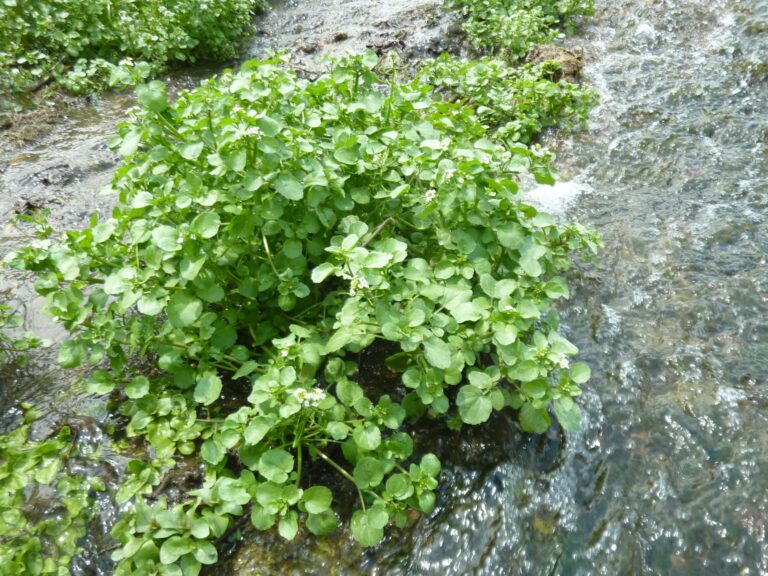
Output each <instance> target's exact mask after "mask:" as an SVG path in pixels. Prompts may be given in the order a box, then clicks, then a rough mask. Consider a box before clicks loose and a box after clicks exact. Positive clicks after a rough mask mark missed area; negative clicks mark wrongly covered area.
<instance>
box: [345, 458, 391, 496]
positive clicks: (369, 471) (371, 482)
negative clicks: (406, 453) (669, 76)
mask: <svg viewBox="0 0 768 576" xmlns="http://www.w3.org/2000/svg"><path fill="white" fill-rule="evenodd" d="M352 475H353V477H354V479H355V483H356V484H357V485H358V486H359V487H360V488H368V487H374V486H378V485H379V484H381V481H382V480H384V465H383V464H382V463H381V462H380V461H379V460H377V459H376V458H371V457H370V456H365V457H364V458H360V460H358V461H357V464H356V465H355V470H354V472H353V474H352Z"/></svg>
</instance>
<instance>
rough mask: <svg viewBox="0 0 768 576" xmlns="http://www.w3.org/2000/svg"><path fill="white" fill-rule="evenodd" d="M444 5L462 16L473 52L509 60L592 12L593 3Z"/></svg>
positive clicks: (459, 1) (462, 1)
mask: <svg viewBox="0 0 768 576" xmlns="http://www.w3.org/2000/svg"><path fill="white" fill-rule="evenodd" d="M447 5H448V7H450V8H454V9H457V10H459V11H460V12H461V13H462V14H463V15H464V17H465V21H464V24H463V27H464V30H465V31H466V32H467V35H468V36H469V39H470V41H471V42H472V44H473V45H474V47H475V48H476V49H478V50H480V51H483V52H487V53H491V54H502V55H504V56H506V57H507V58H511V59H513V60H517V59H520V58H522V57H523V56H525V55H526V53H528V51H529V50H530V49H531V48H532V47H533V46H534V45H536V44H546V43H549V42H551V41H552V40H554V39H555V38H556V37H557V35H558V34H559V30H560V29H566V30H568V29H569V28H571V27H573V25H574V23H575V21H576V19H577V18H579V17H581V16H589V15H590V14H592V13H594V10H595V6H594V0H447Z"/></svg>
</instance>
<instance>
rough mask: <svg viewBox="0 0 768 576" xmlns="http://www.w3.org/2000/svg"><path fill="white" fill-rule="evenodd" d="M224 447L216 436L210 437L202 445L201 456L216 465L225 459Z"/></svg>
mask: <svg viewBox="0 0 768 576" xmlns="http://www.w3.org/2000/svg"><path fill="white" fill-rule="evenodd" d="M224 455H225V452H224V447H223V446H222V445H221V443H220V442H219V441H218V440H216V439H215V438H208V440H206V441H205V442H203V444H202V445H201V446H200V456H201V457H202V458H203V460H205V461H206V462H208V463H210V464H213V465H214V466H215V465H216V464H218V463H219V462H221V461H222V460H223V459H224Z"/></svg>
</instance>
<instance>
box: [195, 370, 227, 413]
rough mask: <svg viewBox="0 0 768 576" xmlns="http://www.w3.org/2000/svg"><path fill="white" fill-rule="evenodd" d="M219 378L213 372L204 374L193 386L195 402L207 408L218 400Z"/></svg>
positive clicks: (219, 392) (220, 385)
mask: <svg viewBox="0 0 768 576" xmlns="http://www.w3.org/2000/svg"><path fill="white" fill-rule="evenodd" d="M221 388H222V384H221V378H219V377H218V376H217V375H216V374H215V373H214V372H205V373H204V374H203V375H201V376H199V377H198V379H197V385H196V386H195V394H194V397H195V402H198V403H200V404H202V405H203V406H208V405H209V404H213V403H214V402H215V401H216V400H218V399H219V396H220V395H221Z"/></svg>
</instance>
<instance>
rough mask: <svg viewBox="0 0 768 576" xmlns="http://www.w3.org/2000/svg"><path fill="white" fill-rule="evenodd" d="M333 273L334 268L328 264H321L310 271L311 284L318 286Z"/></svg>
mask: <svg viewBox="0 0 768 576" xmlns="http://www.w3.org/2000/svg"><path fill="white" fill-rule="evenodd" d="M334 272H336V266H334V265H333V264H331V263H329V262H323V263H322V264H320V265H319V266H318V267H317V268H315V269H313V270H312V282H314V283H315V284H320V282H322V281H323V280H325V279H326V278H328V276H330V275H331V274H333V273H334Z"/></svg>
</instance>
